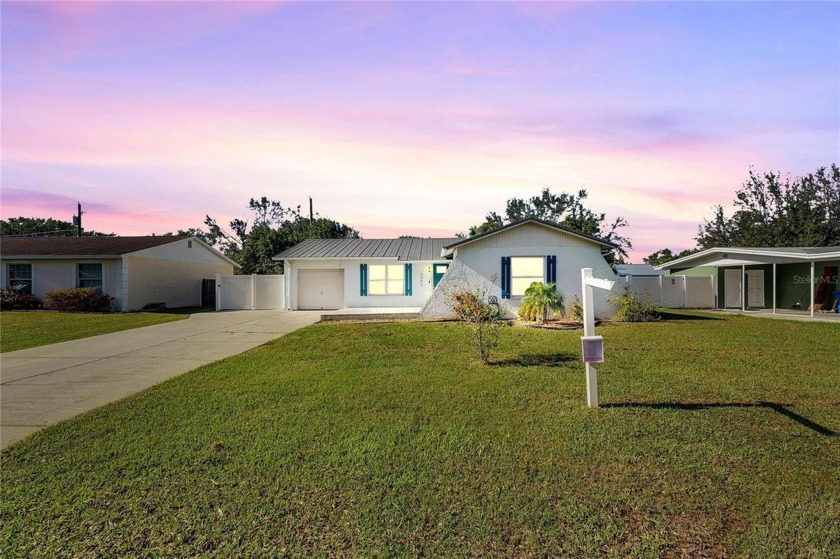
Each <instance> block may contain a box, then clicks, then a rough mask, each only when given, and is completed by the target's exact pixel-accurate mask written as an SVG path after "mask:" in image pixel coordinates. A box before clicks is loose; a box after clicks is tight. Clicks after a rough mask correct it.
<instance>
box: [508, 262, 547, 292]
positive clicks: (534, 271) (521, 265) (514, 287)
mask: <svg viewBox="0 0 840 559" xmlns="http://www.w3.org/2000/svg"><path fill="white" fill-rule="evenodd" d="M543 281H545V257H543V256H512V257H511V258H510V294H511V296H512V297H522V296H523V295H525V290H526V289H528V288H529V287H531V284H532V283H534V282H537V283H542V282H543Z"/></svg>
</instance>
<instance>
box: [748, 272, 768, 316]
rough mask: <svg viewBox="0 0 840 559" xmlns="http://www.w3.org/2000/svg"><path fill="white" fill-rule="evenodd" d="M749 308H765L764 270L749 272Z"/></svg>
mask: <svg viewBox="0 0 840 559" xmlns="http://www.w3.org/2000/svg"><path fill="white" fill-rule="evenodd" d="M747 306H748V307H764V270H747Z"/></svg>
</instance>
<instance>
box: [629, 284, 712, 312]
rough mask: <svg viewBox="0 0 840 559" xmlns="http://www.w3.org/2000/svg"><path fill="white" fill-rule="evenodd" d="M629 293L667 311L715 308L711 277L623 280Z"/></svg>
mask: <svg viewBox="0 0 840 559" xmlns="http://www.w3.org/2000/svg"><path fill="white" fill-rule="evenodd" d="M624 279H625V281H626V286H627V287H628V289H630V291H632V292H633V293H635V294H636V296H637V297H641V298H642V299H647V298H649V299H650V300H651V301H652V302H653V303H655V304H656V305H658V306H660V307H665V308H667V309H679V308H691V309H713V308H715V281H714V277H713V276H703V277H689V276H659V277H631V276H628V277H626V278H624Z"/></svg>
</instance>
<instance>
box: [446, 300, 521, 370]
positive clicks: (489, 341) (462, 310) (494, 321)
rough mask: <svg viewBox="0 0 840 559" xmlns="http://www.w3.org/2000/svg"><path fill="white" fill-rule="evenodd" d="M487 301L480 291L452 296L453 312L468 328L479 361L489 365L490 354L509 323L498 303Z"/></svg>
mask: <svg viewBox="0 0 840 559" xmlns="http://www.w3.org/2000/svg"><path fill="white" fill-rule="evenodd" d="M485 299H486V297H485V294H484V293H482V292H481V291H479V290H475V291H459V292H456V293H453V294H452V310H453V312H454V313H455V316H456V317H457V318H458V320H460V321H461V322H463V323H464V325H465V326H466V327H467V329H468V332H469V336H470V340H471V341H472V344H473V346H474V347H475V349H476V351H477V352H478V359H479V360H480V361H481V362H482V363H483V364H485V365H487V364H489V363H490V353H491V352H492V351H493V350H494V349H495V348H496V347H497V346H498V345H499V338H500V337H501V330H502V328H503V327H504V326H507V325H508V322H507V321H505V320H503V319H502V317H501V313H500V310H499V305H498V303H495V304H494V303H491V302H490V301H488V300H485Z"/></svg>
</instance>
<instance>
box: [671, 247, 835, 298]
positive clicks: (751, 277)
mask: <svg viewBox="0 0 840 559" xmlns="http://www.w3.org/2000/svg"><path fill="white" fill-rule="evenodd" d="M659 269H661V270H666V271H667V272H668V273H670V274H672V275H686V276H712V277H713V278H714V283H715V285H716V286H717V303H716V306H717V308H721V309H726V308H735V309H741V310H747V309H773V310H774V311H775V310H776V309H793V310H803V311H804V310H809V311H810V313H811V315H813V314H814V312H815V311H820V310H831V309H833V308H836V297H835V295H834V292H836V291H838V290H840V285H838V270H840V247H796V248H778V247H774V248H763V247H747V248H743V247H739V248H734V247H726V248H711V249H708V250H704V251H702V252H698V253H695V254H692V255H690V256H686V257H684V258H679V259H677V260H672V261H671V262H668V263H666V264H663V265H661V266H659Z"/></svg>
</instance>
